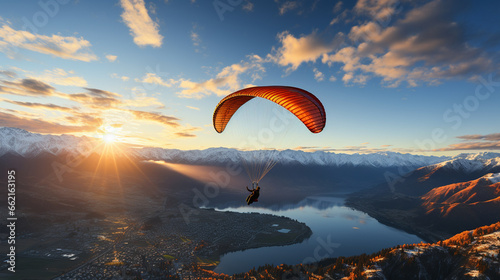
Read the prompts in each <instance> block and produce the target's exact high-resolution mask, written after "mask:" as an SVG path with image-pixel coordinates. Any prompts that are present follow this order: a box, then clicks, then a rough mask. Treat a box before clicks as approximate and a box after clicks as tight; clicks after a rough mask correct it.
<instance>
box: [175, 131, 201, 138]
mask: <svg viewBox="0 0 500 280" xmlns="http://www.w3.org/2000/svg"><path fill="white" fill-rule="evenodd" d="M174 134H175V136H178V137H196V135H195V134H192V133H187V132H176V133H174Z"/></svg>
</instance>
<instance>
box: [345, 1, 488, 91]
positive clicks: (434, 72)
mask: <svg viewBox="0 0 500 280" xmlns="http://www.w3.org/2000/svg"><path fill="white" fill-rule="evenodd" d="M392 2H394V1H359V2H358V4H360V3H363V4H362V5H361V6H362V7H363V8H360V9H361V10H363V11H368V12H369V13H371V14H372V15H373V16H374V17H376V18H379V17H386V16H388V15H387V13H396V12H397V10H396V9H395V7H394V6H390V7H389V8H381V7H382V6H381V5H380V4H391V3H392ZM369 3H372V4H373V3H375V4H376V5H375V6H367V5H368V4H369ZM460 9H461V7H460V5H456V3H455V2H452V1H448V0H443V1H441V0H435V1H431V2H429V3H426V4H424V5H423V6H421V7H417V8H415V9H413V10H411V11H409V12H408V13H407V14H406V15H405V16H404V17H403V18H402V19H400V20H398V21H396V22H395V24H394V25H392V26H389V27H387V28H384V26H382V25H381V24H380V23H379V22H368V23H365V24H363V25H359V26H354V27H353V28H352V29H351V32H350V33H349V38H350V39H351V40H353V42H356V41H359V40H361V41H362V42H361V43H360V44H359V45H358V48H357V50H356V52H355V53H354V54H353V55H355V56H356V57H358V58H359V57H363V58H365V59H368V60H371V62H370V63H364V64H360V65H357V66H358V67H357V68H358V69H359V70H361V71H363V72H365V73H371V74H375V75H376V76H380V77H382V78H383V81H384V82H387V83H388V84H389V85H394V86H397V85H399V83H401V82H402V81H407V82H408V84H409V85H410V86H414V85H417V84H418V82H419V81H423V82H427V83H429V84H435V83H436V82H437V81H438V80H439V79H447V78H461V77H470V75H474V74H480V73H485V72H488V71H492V70H494V66H493V65H494V63H493V61H492V60H491V59H490V58H488V55H487V54H486V53H485V51H483V50H481V49H479V48H475V47H472V46H471V44H470V43H468V41H467V39H466V37H465V35H464V30H463V28H462V27H461V25H459V24H457V23H456V22H455V21H454V16H455V14H456V13H457V12H458V11H459V10H460ZM381 14H384V15H381Z"/></svg>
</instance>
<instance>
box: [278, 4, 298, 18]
mask: <svg viewBox="0 0 500 280" xmlns="http://www.w3.org/2000/svg"><path fill="white" fill-rule="evenodd" d="M298 7H299V3H298V2H297V1H285V2H284V3H283V4H281V5H280V7H279V11H280V15H284V14H285V13H287V12H288V11H292V10H295V9H297V8H298Z"/></svg>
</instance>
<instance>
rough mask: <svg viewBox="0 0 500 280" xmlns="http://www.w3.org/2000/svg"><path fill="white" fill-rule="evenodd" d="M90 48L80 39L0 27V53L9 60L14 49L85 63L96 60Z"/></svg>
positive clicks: (4, 26)
mask: <svg viewBox="0 0 500 280" xmlns="http://www.w3.org/2000/svg"><path fill="white" fill-rule="evenodd" d="M90 47H91V44H90V42H89V41H87V40H85V39H83V38H81V37H80V38H77V37H71V36H67V37H65V36H61V35H52V36H46V35H40V34H33V33H30V32H29V31H22V30H15V29H13V28H11V27H10V26H9V25H7V24H3V25H2V27H0V51H1V52H4V53H5V54H6V55H7V56H8V57H9V58H14V56H15V53H16V51H15V48H22V49H26V50H30V51H34V52H38V53H43V54H50V55H52V56H56V57H59V58H63V59H72V60H81V61H85V62H89V61H92V60H97V56H96V55H95V54H93V53H92V51H91V50H90Z"/></svg>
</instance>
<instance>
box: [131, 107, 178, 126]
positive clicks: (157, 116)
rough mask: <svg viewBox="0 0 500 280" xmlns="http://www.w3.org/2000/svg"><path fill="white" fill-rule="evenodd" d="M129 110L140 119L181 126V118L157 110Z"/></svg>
mask: <svg viewBox="0 0 500 280" xmlns="http://www.w3.org/2000/svg"><path fill="white" fill-rule="evenodd" d="M128 111H129V112H130V113H132V114H133V115H134V116H135V117H136V118H137V119H139V120H147V121H153V122H158V123H161V124H164V125H168V126H171V127H180V124H179V122H178V121H179V120H180V119H178V118H176V117H173V116H166V115H163V114H161V113H156V112H145V111H137V110H128Z"/></svg>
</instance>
